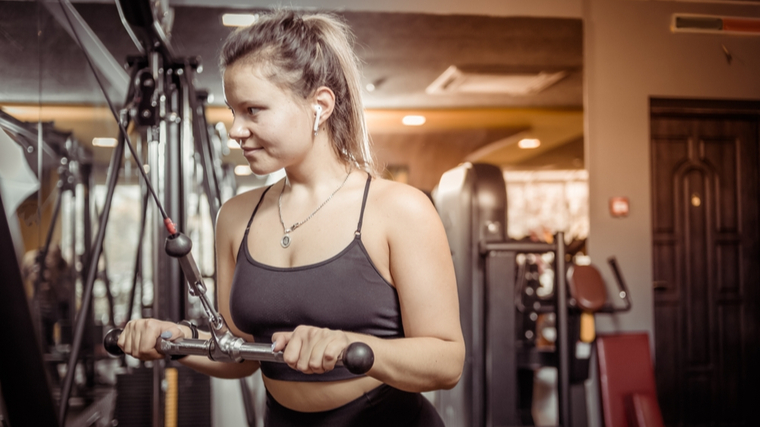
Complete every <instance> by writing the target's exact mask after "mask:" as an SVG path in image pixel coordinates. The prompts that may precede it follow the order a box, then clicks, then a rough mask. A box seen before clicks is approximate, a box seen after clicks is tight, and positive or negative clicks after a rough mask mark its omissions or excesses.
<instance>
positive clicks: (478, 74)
mask: <svg viewBox="0 0 760 427" xmlns="http://www.w3.org/2000/svg"><path fill="white" fill-rule="evenodd" d="M566 75H567V72H566V71H558V72H545V71H540V72H524V71H523V72H515V71H509V70H499V69H498V67H495V68H493V69H490V68H484V69H483V70H463V69H461V68H458V67H456V66H454V65H452V66H450V67H449V68H447V69H446V71H444V72H443V73H442V74H441V75H440V76H438V78H436V79H435V80H434V81H433V83H431V84H430V86H428V87H427V89H425V92H427V93H429V94H445V93H489V94H506V95H512V96H525V95H534V94H536V93H539V92H541V91H542V90H544V89H546V88H547V87H549V86H551V85H552V84H554V83H556V82H558V81H559V80H561V79H562V78H563V77H565V76H566Z"/></svg>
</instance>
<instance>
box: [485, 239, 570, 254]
mask: <svg viewBox="0 0 760 427" xmlns="http://www.w3.org/2000/svg"><path fill="white" fill-rule="evenodd" d="M556 250H557V244H555V243H542V242H506V243H481V244H480V253H482V254H485V253H486V252H489V251H512V252H517V253H521V254H529V253H542V252H554V251H556Z"/></svg>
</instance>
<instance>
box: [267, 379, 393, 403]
mask: <svg viewBox="0 0 760 427" xmlns="http://www.w3.org/2000/svg"><path fill="white" fill-rule="evenodd" d="M315 375H317V374H315ZM263 378H264V385H266V388H267V391H269V394H271V395H272V397H274V399H275V400H276V401H277V402H279V403H280V404H281V405H282V406H285V407H286V408H289V409H292V410H294V411H300V412H321V411H329V410H330V409H335V408H338V407H341V406H343V405H345V404H346V403H349V402H351V401H353V400H355V399H357V398H358V397H360V396H362V395H363V394H364V393H367V392H369V391H370V390H372V389H374V388H376V387H378V386H379V385H380V384H382V383H381V382H380V381H378V380H376V379H374V378H370V377H361V378H354V379H350V380H343V381H326V382H293V381H280V380H273V379H271V378H267V377H265V376H264V377H263Z"/></svg>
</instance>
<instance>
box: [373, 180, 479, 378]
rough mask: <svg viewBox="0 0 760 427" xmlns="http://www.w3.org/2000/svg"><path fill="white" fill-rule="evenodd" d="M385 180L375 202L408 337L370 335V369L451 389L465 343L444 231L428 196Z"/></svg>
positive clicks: (379, 374)
mask: <svg viewBox="0 0 760 427" xmlns="http://www.w3.org/2000/svg"><path fill="white" fill-rule="evenodd" d="M387 184H388V185H387V186H386V188H383V190H384V191H382V192H381V193H380V194H379V195H378V196H379V200H378V201H377V202H379V203H381V205H380V206H382V207H383V208H382V211H381V214H382V215H383V216H382V217H381V218H380V220H381V221H382V222H383V223H384V225H385V227H384V229H385V230H386V235H387V241H388V247H389V267H390V273H391V277H392V278H393V283H394V285H395V286H396V290H397V292H398V295H399V302H400V304H401V319H402V321H403V324H404V333H405V336H406V338H404V339H397V340H380V339H377V338H375V339H368V340H367V343H368V344H369V345H370V347H372V349H373V350H374V352H375V365H374V367H373V369H372V370H371V371H370V373H369V374H370V375H371V376H373V377H375V378H377V379H379V380H381V381H383V382H384V383H387V384H389V385H392V386H394V387H396V388H399V389H402V390H407V391H426V390H434V389H440V388H445V389H449V388H452V387H454V386H455V385H456V384H457V382H458V381H459V378H460V377H461V375H462V367H463V365H464V356H465V347H464V338H463V336H462V327H461V324H460V321H459V299H458V295H457V285H456V276H455V274H454V264H453V262H452V259H451V250H450V248H449V244H448V240H447V238H446V232H445V230H444V228H443V224H442V223H441V220H440V217H439V216H438V213H437V212H436V210H435V208H434V207H433V205H432V203H431V202H430V200H429V199H428V198H427V196H425V195H424V194H423V193H421V192H420V191H418V190H416V189H414V188H412V187H408V186H405V185H400V184H394V183H387ZM377 202H376V203H377Z"/></svg>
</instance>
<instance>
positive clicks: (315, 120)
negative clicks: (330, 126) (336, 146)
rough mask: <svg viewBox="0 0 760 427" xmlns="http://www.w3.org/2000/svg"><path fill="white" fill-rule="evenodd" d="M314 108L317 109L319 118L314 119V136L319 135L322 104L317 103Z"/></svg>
mask: <svg viewBox="0 0 760 427" xmlns="http://www.w3.org/2000/svg"><path fill="white" fill-rule="evenodd" d="M314 109H315V110H317V118H316V119H314V136H317V131H318V130H319V115H320V114H322V106H321V105H316V106H314Z"/></svg>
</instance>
